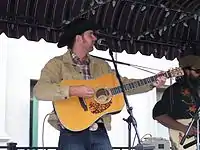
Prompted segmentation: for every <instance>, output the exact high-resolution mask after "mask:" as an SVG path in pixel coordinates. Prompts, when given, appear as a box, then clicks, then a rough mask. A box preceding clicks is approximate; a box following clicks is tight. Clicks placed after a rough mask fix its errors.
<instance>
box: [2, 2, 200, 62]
mask: <svg viewBox="0 0 200 150" xmlns="http://www.w3.org/2000/svg"><path fill="white" fill-rule="evenodd" d="M77 17H86V18H88V19H93V20H95V21H96V23H98V24H100V25H101V26H102V30H100V31H99V32H98V38H99V39H101V40H103V41H104V40H106V41H107V43H108V45H109V48H110V49H111V50H112V51H113V52H119V53H120V52H122V51H124V50H125V51H126V52H127V53H129V54H135V53H137V52H138V51H139V52H140V53H142V54H143V55H151V54H153V55H154V57H156V58H162V57H163V56H165V57H166V59H169V60H173V59H174V58H177V57H180V56H181V55H183V54H188V53H194V54H196V55H199V54H200V52H199V49H200V48H199V42H200V37H199V36H200V29H199V28H200V25H199V24H200V0H1V1H0V34H1V33H5V34H6V35H7V36H8V37H9V38H20V37H21V36H25V37H26V38H27V39H28V40H31V41H39V40H40V39H41V38H43V39H44V40H45V41H47V42H51V43H57V42H58V39H59V35H60V33H61V32H62V27H63V26H64V25H65V24H66V23H68V22H69V21H73V19H74V18H77ZM96 48H97V49H98V50H106V49H107V47H106V46H104V45H103V44H96Z"/></svg>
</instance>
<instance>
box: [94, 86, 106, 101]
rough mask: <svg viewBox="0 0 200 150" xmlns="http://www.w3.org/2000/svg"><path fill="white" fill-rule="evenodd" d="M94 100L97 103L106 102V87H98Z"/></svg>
mask: <svg viewBox="0 0 200 150" xmlns="http://www.w3.org/2000/svg"><path fill="white" fill-rule="evenodd" d="M96 100H97V101H98V102H99V103H106V102H107V101H108V100H109V91H108V90H107V89H104V88H102V89H98V90H97V91H96Z"/></svg>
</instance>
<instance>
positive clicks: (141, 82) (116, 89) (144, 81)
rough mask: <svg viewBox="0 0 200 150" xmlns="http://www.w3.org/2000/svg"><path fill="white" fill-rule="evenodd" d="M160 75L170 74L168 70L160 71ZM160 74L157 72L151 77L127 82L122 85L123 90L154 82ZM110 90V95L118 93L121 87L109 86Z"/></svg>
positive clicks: (168, 75)
mask: <svg viewBox="0 0 200 150" xmlns="http://www.w3.org/2000/svg"><path fill="white" fill-rule="evenodd" d="M161 75H163V76H165V77H166V78H169V77H171V74H170V72H168V71H167V72H164V73H162V74H161ZM161 75H160V74H157V75H155V76H151V77H148V78H144V79H141V80H137V81H134V82H131V83H128V84H124V85H123V87H124V90H125V91H130V90H133V89H136V88H138V87H140V86H144V85H147V84H151V83H153V82H155V81H156V80H157V78H158V77H159V76H161ZM110 90H111V93H112V95H116V94H119V93H121V92H122V89H121V87H120V86H118V87H114V88H111V89H110Z"/></svg>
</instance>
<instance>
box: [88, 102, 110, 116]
mask: <svg viewBox="0 0 200 150" xmlns="http://www.w3.org/2000/svg"><path fill="white" fill-rule="evenodd" d="M111 104H112V101H109V102H108V103H106V104H100V103H97V102H91V103H90V104H89V109H90V111H91V112H92V113H93V114H98V113H102V112H103V111H105V110H106V109H108V108H109V107H110V106H111Z"/></svg>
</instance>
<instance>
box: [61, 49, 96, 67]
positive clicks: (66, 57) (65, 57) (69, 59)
mask: <svg viewBox="0 0 200 150" xmlns="http://www.w3.org/2000/svg"><path fill="white" fill-rule="evenodd" d="M88 58H89V60H90V64H92V63H95V62H94V59H93V58H92V56H90V55H88ZM63 62H64V63H68V64H74V62H73V60H72V56H71V52H70V50H68V51H67V52H66V53H65V54H64V55H63Z"/></svg>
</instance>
